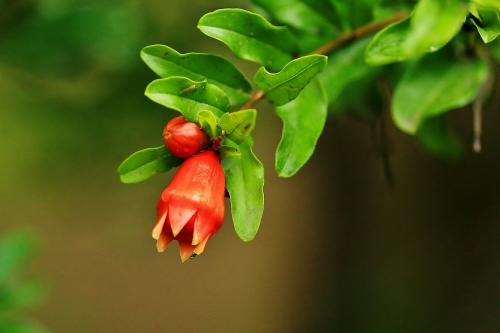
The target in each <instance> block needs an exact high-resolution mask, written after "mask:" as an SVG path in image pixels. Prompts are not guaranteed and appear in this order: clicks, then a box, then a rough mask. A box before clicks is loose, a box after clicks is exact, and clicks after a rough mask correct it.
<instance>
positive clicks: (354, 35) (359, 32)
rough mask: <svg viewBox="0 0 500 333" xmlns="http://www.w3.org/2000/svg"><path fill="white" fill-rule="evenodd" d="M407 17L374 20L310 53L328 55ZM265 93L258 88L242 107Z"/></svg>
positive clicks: (397, 15)
mask: <svg viewBox="0 0 500 333" xmlns="http://www.w3.org/2000/svg"><path fill="white" fill-rule="evenodd" d="M406 17H408V15H406V14H404V13H397V14H396V15H394V16H392V17H390V18H388V19H386V20H383V21H380V22H372V23H369V24H366V25H363V26H361V27H359V28H357V29H354V30H352V31H348V32H345V33H343V34H341V35H340V36H338V37H336V38H334V39H332V40H331V41H329V42H328V43H326V44H325V45H323V46H321V47H320V48H318V49H316V50H314V51H313V52H311V53H310V54H324V55H327V54H329V53H331V52H333V51H335V50H336V49H338V48H339V47H341V46H343V45H345V44H347V43H350V42H353V41H355V40H357V39H360V38H363V37H365V36H366V35H369V34H371V33H374V32H377V31H379V30H381V29H383V28H385V27H387V26H388V25H390V24H392V23H395V22H398V21H401V20H403V19H405V18H406ZM265 95H266V94H265V93H264V92H263V91H262V90H257V91H255V92H253V93H252V95H251V97H250V99H249V100H248V101H247V102H246V103H245V104H244V105H243V106H242V107H241V109H242V110H243V109H249V108H251V107H253V106H254V105H255V104H256V103H257V102H258V101H260V100H261V99H263V98H264V97H265Z"/></svg>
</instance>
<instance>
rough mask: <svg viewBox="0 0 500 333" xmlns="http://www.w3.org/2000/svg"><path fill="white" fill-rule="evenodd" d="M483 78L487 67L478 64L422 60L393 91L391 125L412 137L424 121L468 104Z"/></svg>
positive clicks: (442, 58)
mask: <svg viewBox="0 0 500 333" xmlns="http://www.w3.org/2000/svg"><path fill="white" fill-rule="evenodd" d="M487 75H488V67H487V66H486V64H485V63H484V62H482V61H479V60H469V61H465V60H453V59H449V58H444V57H441V56H439V55H435V56H427V57H425V58H424V59H422V60H421V61H419V62H417V63H416V64H415V65H414V66H412V67H411V68H410V69H409V70H408V71H407V73H406V74H405V75H404V77H403V78H402V79H401V81H400V82H399V83H398V85H397V87H396V89H395V92H394V96H393V113H392V117H393V119H394V122H395V123H396V125H397V126H398V127H399V128H400V129H401V130H403V131H404V132H407V133H409V134H415V133H416V132H417V130H418V128H419V127H420V125H421V124H422V123H423V122H424V121H425V120H426V119H428V118H431V117H434V116H437V115H439V114H442V113H444V112H446V111H449V110H451V109H456V108H459V107H462V106H465V105H467V104H469V103H470V102H472V101H473V100H474V99H475V97H476V96H477V93H478V90H479V88H480V87H481V85H482V84H483V83H484V81H485V80H486V78H487Z"/></svg>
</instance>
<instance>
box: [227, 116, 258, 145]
mask: <svg viewBox="0 0 500 333" xmlns="http://www.w3.org/2000/svg"><path fill="white" fill-rule="evenodd" d="M256 119H257V110H255V109H248V110H241V111H236V112H231V113H225V114H224V115H223V116H222V117H220V119H219V127H220V128H221V129H222V130H223V131H224V132H225V133H226V136H228V137H229V138H230V139H231V140H232V141H234V142H236V143H237V144H240V143H242V142H243V141H245V140H246V139H247V138H248V136H249V135H250V133H252V131H253V129H254V127H255V121H256Z"/></svg>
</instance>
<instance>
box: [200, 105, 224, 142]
mask: <svg viewBox="0 0 500 333" xmlns="http://www.w3.org/2000/svg"><path fill="white" fill-rule="evenodd" d="M198 124H200V127H201V128H202V129H203V130H204V131H205V132H206V133H207V134H208V135H209V136H210V137H211V138H212V139H213V138H215V137H216V136H218V135H219V130H218V128H217V117H215V115H214V114H213V113H212V112H210V111H206V110H205V111H200V112H199V113H198Z"/></svg>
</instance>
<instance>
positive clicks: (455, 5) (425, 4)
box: [366, 0, 467, 65]
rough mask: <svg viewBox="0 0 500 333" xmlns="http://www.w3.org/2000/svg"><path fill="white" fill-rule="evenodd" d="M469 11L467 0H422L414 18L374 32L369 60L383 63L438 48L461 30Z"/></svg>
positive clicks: (368, 50) (415, 55)
mask: <svg viewBox="0 0 500 333" xmlns="http://www.w3.org/2000/svg"><path fill="white" fill-rule="evenodd" d="M466 14H467V3H466V2H465V1H462V0H420V1H419V3H418V5H417V6H416V8H415V11H414V12H413V15H412V16H411V18H409V19H407V20H404V21H402V22H398V23H395V24H392V25H391V26H389V27H387V28H385V29H384V30H382V31H380V32H379V33H377V34H376V35H375V37H374V38H373V40H372V42H371V43H370V45H369V46H368V48H367V51H366V61H367V62H368V63H370V64H372V65H383V64H387V63H391V62H395V61H402V60H406V59H412V58H416V57H420V56H422V55H424V54H425V53H427V52H435V51H437V50H439V49H440V48H441V47H443V46H444V45H445V44H446V43H448V42H449V41H450V40H451V39H452V38H453V37H454V36H455V35H456V34H457V33H458V31H459V30H460V27H461V26H462V24H463V23H464V21H465V17H466Z"/></svg>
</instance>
